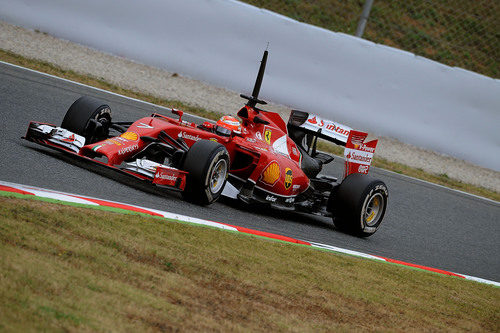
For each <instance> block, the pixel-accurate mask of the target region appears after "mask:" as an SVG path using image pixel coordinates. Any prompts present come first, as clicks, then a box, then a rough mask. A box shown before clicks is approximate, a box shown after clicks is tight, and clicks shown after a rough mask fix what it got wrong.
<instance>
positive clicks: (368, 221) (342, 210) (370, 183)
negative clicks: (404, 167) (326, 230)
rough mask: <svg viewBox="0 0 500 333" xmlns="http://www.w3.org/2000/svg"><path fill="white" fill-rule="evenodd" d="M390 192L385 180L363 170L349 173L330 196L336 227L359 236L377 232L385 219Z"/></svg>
mask: <svg viewBox="0 0 500 333" xmlns="http://www.w3.org/2000/svg"><path fill="white" fill-rule="evenodd" d="M388 195H389V192H388V190H387V186H386V185H385V184H384V182H383V181H381V180H378V179H374V178H371V177H369V176H366V175H363V174H359V173H355V174H351V175H349V176H347V177H346V178H345V179H344V180H343V181H342V183H341V184H340V185H339V187H338V188H337V190H336V191H333V192H332V194H331V198H330V205H331V209H332V214H333V223H334V224H335V227H336V228H338V229H340V230H342V231H344V232H347V233H350V234H353V235H356V236H359V237H368V236H371V235H373V234H374V233H375V232H376V231H377V230H378V228H379V227H380V224H381V223H382V220H383V218H384V215H385V211H386V208H387V199H388Z"/></svg>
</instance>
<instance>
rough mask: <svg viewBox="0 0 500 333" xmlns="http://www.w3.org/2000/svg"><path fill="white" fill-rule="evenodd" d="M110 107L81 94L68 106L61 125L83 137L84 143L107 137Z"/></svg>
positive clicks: (109, 123)
mask: <svg viewBox="0 0 500 333" xmlns="http://www.w3.org/2000/svg"><path fill="white" fill-rule="evenodd" d="M110 125H111V108H110V107H109V106H108V105H107V104H106V103H105V102H103V101H100V100H98V99H96V98H92V97H88V96H82V97H80V98H79V99H77V100H76V101H75V102H74V103H73V104H71V106H70V107H69V109H68V111H67V112H66V115H65V116H64V119H63V121H62V124H61V127H62V128H65V129H67V130H69V131H71V132H73V133H76V134H79V135H81V136H83V137H85V144H89V143H93V142H97V141H100V140H104V139H106V138H107V136H108V134H109V126H110Z"/></svg>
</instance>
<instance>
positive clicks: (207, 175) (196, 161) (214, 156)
mask: <svg viewBox="0 0 500 333" xmlns="http://www.w3.org/2000/svg"><path fill="white" fill-rule="evenodd" d="M182 169H183V170H185V171H187V172H189V174H188V175H187V179H186V187H185V190H184V191H183V192H182V196H183V198H184V199H185V200H186V201H189V202H193V203H196V204H199V205H208V204H211V203H212V202H214V201H216V200H217V199H218V198H219V196H220V194H221V193H222V190H223V189H224V186H225V184H226V180H227V176H228V172H229V154H228V152H227V150H226V147H224V146H223V145H221V144H220V143H217V142H214V141H210V140H200V141H197V142H195V143H194V144H193V145H192V146H191V148H190V149H189V150H188V151H187V153H186V156H185V159H184V162H183V166H182Z"/></svg>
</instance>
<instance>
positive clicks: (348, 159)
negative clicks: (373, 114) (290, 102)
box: [287, 110, 378, 177]
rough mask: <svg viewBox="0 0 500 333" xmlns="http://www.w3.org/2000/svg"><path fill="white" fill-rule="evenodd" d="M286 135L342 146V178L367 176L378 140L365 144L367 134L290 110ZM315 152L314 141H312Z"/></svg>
mask: <svg viewBox="0 0 500 333" xmlns="http://www.w3.org/2000/svg"><path fill="white" fill-rule="evenodd" d="M287 128H288V134H289V135H290V136H291V137H292V139H294V141H295V140H300V139H301V135H300V134H299V133H297V130H299V132H304V133H305V134H309V135H311V136H313V137H319V138H321V139H325V140H327V141H330V142H333V143H335V144H337V145H340V146H344V147H345V149H344V157H345V172H344V177H347V176H348V175H350V174H352V173H362V174H367V173H368V170H370V165H371V162H372V160H373V154H374V153H375V148H376V147H377V143H378V140H372V141H369V142H365V140H366V138H367V137H368V133H365V132H361V131H356V130H353V129H352V128H350V127H348V126H346V125H342V124H340V123H337V122H335V121H331V120H327V119H323V118H321V117H319V116H317V115H314V114H311V113H307V112H303V111H297V110H292V113H291V114H290V119H289V120H288V125H287ZM312 144H313V145H314V148H313V149H312V151H313V152H315V150H316V148H315V146H316V140H315V139H314V140H313V143H312Z"/></svg>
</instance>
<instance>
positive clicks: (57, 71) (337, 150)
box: [0, 50, 500, 201]
mask: <svg viewBox="0 0 500 333" xmlns="http://www.w3.org/2000/svg"><path fill="white" fill-rule="evenodd" d="M0 60H2V61H5V62H9V63H12V64H16V65H19V66H23V67H27V68H32V69H35V70H37V71H40V72H44V73H48V74H52V75H55V76H59V77H63V78H66V79H69V80H73V81H76V82H81V83H84V84H87V85H90V86H93V87H97V88H101V89H105V90H108V91H112V92H115V93H118V94H122V95H125V96H129V97H132V98H136V99H140V100H143V101H146V102H150V103H154V104H157V105H162V106H166V107H173V108H177V109H181V110H183V111H186V112H189V113H192V114H195V115H198V116H201V117H206V118H208V119H212V120H217V119H219V118H220V117H221V116H222V114H221V113H219V112H214V111H210V110H206V109H204V108H200V107H196V106H192V105H189V104H187V103H184V102H180V101H176V100H169V99H163V98H159V97H156V96H153V95H149V94H144V93H140V92H136V91H133V90H129V89H124V88H122V87H119V86H117V85H114V84H111V83H108V82H106V81H105V80H103V79H101V78H93V77H90V76H88V75H83V74H79V73H76V72H74V71H71V70H65V69H62V68H59V67H58V66H56V65H53V64H50V63H47V62H44V61H39V60H36V59H29V58H26V57H23V56H20V55H18V54H15V53H12V52H9V51H5V50H0ZM318 148H319V149H321V150H324V151H327V152H330V153H333V154H336V155H339V156H343V152H344V149H343V148H342V147H340V146H336V145H332V144H328V143H327V142H324V141H318ZM373 165H374V166H376V167H380V168H384V169H387V170H390V171H394V172H398V173H401V174H404V175H408V176H411V177H416V178H419V179H423V180H426V181H430V182H433V183H436V184H440V185H444V186H448V187H451V188H454V189H458V190H461V191H465V192H468V193H472V194H476V195H480V196H483V197H486V198H489V199H493V200H496V201H500V193H498V192H495V191H492V190H489V189H486V188H483V187H479V186H475V185H470V184H466V183H463V182H461V181H458V180H455V179H452V178H449V177H443V176H442V175H436V174H431V173H427V172H424V171H423V170H421V169H415V168H411V167H408V166H406V165H404V164H401V163H397V162H391V161H388V160H385V159H382V158H378V157H377V156H375V158H374V161H373Z"/></svg>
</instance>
